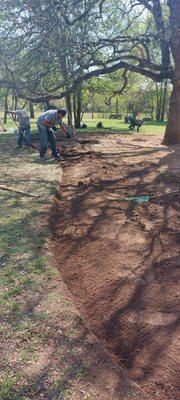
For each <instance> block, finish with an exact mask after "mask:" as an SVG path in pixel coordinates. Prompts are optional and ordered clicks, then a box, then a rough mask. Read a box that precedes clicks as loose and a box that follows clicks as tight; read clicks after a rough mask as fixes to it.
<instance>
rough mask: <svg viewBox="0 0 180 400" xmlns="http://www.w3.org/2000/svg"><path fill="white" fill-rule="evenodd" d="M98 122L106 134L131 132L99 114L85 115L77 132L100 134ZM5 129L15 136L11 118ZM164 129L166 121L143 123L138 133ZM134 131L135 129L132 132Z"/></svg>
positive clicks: (34, 124)
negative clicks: (84, 127) (85, 126)
mask: <svg viewBox="0 0 180 400" xmlns="http://www.w3.org/2000/svg"><path fill="white" fill-rule="evenodd" d="M38 116H39V113H36V115H35V118H33V119H31V120H30V124H31V132H32V133H37V118H38ZM63 122H64V123H67V119H63ZM98 122H102V124H103V127H104V128H105V130H107V133H108V132H109V133H111V131H117V132H123V133H127V132H131V131H130V130H129V123H124V120H119V119H109V118H102V116H101V115H100V114H98V116H97V115H96V116H95V117H94V118H91V116H90V114H88V113H87V114H85V115H84V118H83V120H82V123H84V124H86V125H87V128H86V129H79V130H78V132H87V133H88V132H92V131H96V132H98V131H99V132H101V129H98V128H97V124H98ZM5 128H6V129H7V131H8V132H11V133H12V134H14V135H16V132H15V131H17V127H16V126H15V124H14V122H13V121H12V119H11V118H9V117H8V118H7V124H6V125H5ZM165 128H166V121H164V122H155V121H152V122H144V124H143V125H142V127H141V128H140V133H142V134H152V135H156V134H162V135H163V134H164V132H165ZM134 131H136V129H135V130H134Z"/></svg>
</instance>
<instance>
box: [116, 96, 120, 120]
mask: <svg viewBox="0 0 180 400" xmlns="http://www.w3.org/2000/svg"><path fill="white" fill-rule="evenodd" d="M118 112H119V101H118V97H117V99H116V119H118Z"/></svg>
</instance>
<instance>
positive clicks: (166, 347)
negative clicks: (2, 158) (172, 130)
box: [52, 137, 180, 400]
mask: <svg viewBox="0 0 180 400" xmlns="http://www.w3.org/2000/svg"><path fill="white" fill-rule="evenodd" d="M143 139H144V137H143ZM148 140H149V138H148V137H147V139H146V143H145V144H144V143H143V145H142V144H139V143H138V142H137V143H136V144H135V142H134V141H133V143H131V140H129V141H124V142H123V141H122V143H121V144H120V145H121V147H119V146H118V145H117V143H116V140H115V138H113V140H112V138H110V139H109V138H103V139H102V142H101V143H100V145H101V152H102V153H101V157H99V152H100V145H98V148H97V149H96V148H94V149H92V148H91V147H89V151H91V152H92V151H93V152H94V154H93V157H89V156H86V155H85V154H84V155H82V157H80V158H78V157H77V158H73V159H72V158H70V159H69V160H65V161H64V162H63V163H62V166H63V170H64V174H63V182H62V184H61V190H60V193H59V195H58V196H57V198H56V204H55V209H54V215H53V218H52V226H53V230H54V245H53V248H54V254H55V257H56V261H57V265H58V268H59V270H60V272H61V274H62V277H63V279H64V282H65V283H66V285H67V287H68V289H69V290H70V291H71V292H72V293H73V295H74V298H75V301H76V303H77V305H78V307H80V309H81V312H82V313H83V315H84V316H85V318H86V321H87V322H88V324H89V326H90V327H91V329H92V331H93V332H94V333H95V334H96V335H97V336H98V338H100V339H101V341H102V342H103V344H104V346H105V347H106V348H107V349H108V350H109V351H110V352H111V354H112V356H113V358H114V359H115V360H116V361H117V362H118V363H119V364H120V365H123V366H124V367H125V368H126V369H127V370H128V373H129V375H130V377H132V378H133V380H135V381H136V382H137V383H138V384H139V385H140V386H141V387H142V388H143V389H144V390H145V391H146V393H148V394H150V396H151V398H158V399H161V400H165V399H166V400H178V398H179V395H178V376H177V340H178V334H177V328H178V295H179V289H178V285H177V282H178V266H179V263H180V258H179V245H178V243H179V242H178V239H179V235H178V215H179V196H165V197H162V198H159V199H158V198H157V199H156V200H155V199H154V201H153V202H148V203H144V204H135V203H125V202H124V203H123V202H121V201H120V200H121V198H122V197H126V196H127V195H130V196H133V195H139V194H141V195H146V194H159V193H160V192H162V191H164V192H169V191H171V190H175V189H177V183H175V181H174V180H171V179H169V180H168V181H167V179H164V175H163V174H164V173H165V172H167V173H168V174H169V175H168V176H171V166H172V164H173V163H174V160H175V158H176V160H178V157H179V149H178V151H177V152H176V149H175V150H174V151H173V153H172V152H168V150H167V149H166V148H165V147H155V146H157V144H158V140H159V139H157V138H155V139H154V147H152V138H151V142H149V141H148ZM159 142H160V140H159ZM96 150H98V154H96ZM173 165H174V164H173ZM176 166H177V164H176Z"/></svg>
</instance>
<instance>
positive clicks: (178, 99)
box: [163, 0, 180, 145]
mask: <svg viewBox="0 0 180 400" xmlns="http://www.w3.org/2000/svg"><path fill="white" fill-rule="evenodd" d="M168 5H169V8H170V24H171V29H172V35H171V50H172V55H173V58H174V63H175V73H174V80H173V90H172V93H171V97H170V102H169V117H168V123H167V126H166V131H165V135H164V139H163V144H166V145H171V144H179V143H180V18H179V16H180V1H179V0H174V1H173V2H172V1H170V0H168Z"/></svg>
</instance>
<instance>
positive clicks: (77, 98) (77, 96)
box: [73, 87, 81, 129]
mask: <svg viewBox="0 0 180 400" xmlns="http://www.w3.org/2000/svg"><path fill="white" fill-rule="evenodd" d="M73 111H74V125H75V128H76V129H78V128H80V126H81V87H79V88H78V89H77V90H76V92H75V93H74V94H73Z"/></svg>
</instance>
